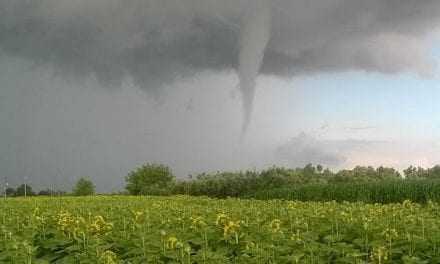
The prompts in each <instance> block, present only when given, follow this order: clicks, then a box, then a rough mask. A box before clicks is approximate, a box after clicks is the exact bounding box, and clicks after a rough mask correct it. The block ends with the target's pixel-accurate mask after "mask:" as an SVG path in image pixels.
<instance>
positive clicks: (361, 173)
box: [4, 163, 440, 198]
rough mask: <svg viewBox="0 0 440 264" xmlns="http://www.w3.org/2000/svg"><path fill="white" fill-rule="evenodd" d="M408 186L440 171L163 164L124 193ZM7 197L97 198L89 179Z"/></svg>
mask: <svg viewBox="0 0 440 264" xmlns="http://www.w3.org/2000/svg"><path fill="white" fill-rule="evenodd" d="M409 180H411V181H412V180H416V181H417V180H430V181H431V180H440V165H437V166H434V167H432V168H426V169H425V168H421V167H414V166H410V167H409V168H407V169H405V170H403V174H401V173H400V172H399V171H398V170H396V169H394V168H388V167H378V168H374V167H371V166H369V167H364V166H357V167H355V168H353V169H344V170H339V171H337V172H333V171H331V170H329V169H328V168H324V167H323V166H321V165H316V166H315V165H312V164H308V165H306V166H305V167H303V168H294V169H292V168H284V167H276V166H273V167H270V168H268V169H265V170H261V171H257V170H248V171H237V172H220V171H218V172H215V173H200V174H197V175H195V176H192V175H190V176H189V177H188V178H186V179H176V177H175V175H174V174H173V173H172V170H171V169H170V168H169V167H168V166H166V165H162V164H151V163H147V164H145V165H142V166H140V167H139V168H136V169H135V170H133V171H131V172H130V173H129V174H128V175H127V176H126V177H125V181H126V186H125V191H123V192H121V194H129V195H174V194H187V195H206V196H211V197H219V198H224V197H246V196H252V195H253V194H255V193H261V192H267V191H272V190H276V189H279V188H284V189H285V188H286V187H287V188H293V187H295V188H297V187H300V186H308V185H320V186H327V185H328V186H334V185H338V184H339V185H344V184H345V185H346V184H351V183H352V184H362V183H381V182H390V181H409ZM4 193H5V195H6V196H9V197H11V196H25V195H27V196H32V195H43V196H51V195H76V196H84V195H93V194H95V185H94V183H93V182H92V181H91V180H90V179H89V178H86V177H84V178H80V179H79V180H78V181H77V183H76V184H75V186H74V188H73V189H72V191H71V192H70V193H67V192H65V191H59V190H57V191H55V190H52V189H44V190H41V191H39V192H38V193H36V192H34V191H33V189H32V187H31V186H30V185H25V184H22V185H20V186H18V187H17V188H7V189H6V190H5V191H4Z"/></svg>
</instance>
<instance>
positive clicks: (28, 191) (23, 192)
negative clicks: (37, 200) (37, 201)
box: [15, 184, 35, 196]
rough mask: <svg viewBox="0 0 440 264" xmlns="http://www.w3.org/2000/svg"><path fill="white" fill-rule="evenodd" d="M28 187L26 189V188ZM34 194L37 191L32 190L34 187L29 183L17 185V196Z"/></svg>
mask: <svg viewBox="0 0 440 264" xmlns="http://www.w3.org/2000/svg"><path fill="white" fill-rule="evenodd" d="M25 188H26V189H25ZM25 195H26V196H32V195H35V193H34V192H33V190H32V187H31V186H30V185H28V184H26V185H25V184H22V185H20V186H18V187H17V189H16V190H15V196H25Z"/></svg>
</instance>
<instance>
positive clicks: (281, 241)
mask: <svg viewBox="0 0 440 264" xmlns="http://www.w3.org/2000/svg"><path fill="white" fill-rule="evenodd" d="M0 203H1V204H0V207H1V210H0V232H1V233H0V263H26V264H30V263H107V264H110V263H440V228H439V226H440V204H438V203H432V202H428V203H426V204H424V205H420V204H416V203H412V202H410V201H405V202H403V203H398V204H387V205H381V204H364V203H336V202H295V201H281V200H268V201H257V200H243V199H242V200H240V199H223V200H222V199H211V198H204V197H197V198H196V197H190V196H173V197H141V196H137V197H134V196H93V197H85V198H74V197H60V198H49V197H47V198H42V197H39V198H15V199H6V200H1V201H0Z"/></svg>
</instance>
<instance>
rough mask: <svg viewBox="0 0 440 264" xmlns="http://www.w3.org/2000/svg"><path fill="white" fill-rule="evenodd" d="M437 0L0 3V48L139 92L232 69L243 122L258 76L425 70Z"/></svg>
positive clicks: (21, 0) (9, 0) (59, 69)
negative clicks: (128, 82) (132, 85)
mask: <svg viewBox="0 0 440 264" xmlns="http://www.w3.org/2000/svg"><path fill="white" fill-rule="evenodd" d="M439 14H440V2H439V1H437V0H423V1H420V0H387V1H384V0H368V1H365V0H327V1H321V0H295V1H292V0H272V1H268V0H267V1H265V0H166V1H164V0H130V1H121V0H78V1H70V0H33V1H30V0H3V1H1V2H0V49H1V50H2V51H3V52H5V53H6V54H8V55H13V56H19V57H22V58H25V59H27V60H30V61H32V62H34V63H36V64H38V65H49V66H52V67H53V68H54V69H55V70H56V72H57V73H59V74H61V75H73V76H75V77H84V76H90V75H94V76H96V78H97V79H98V80H99V81H100V82H101V83H103V84H104V85H106V86H113V87H118V86H120V85H121V83H122V81H123V80H124V78H126V77H129V78H131V79H132V80H134V82H135V83H136V84H137V85H138V86H139V87H142V88H143V89H145V90H148V91H155V92H158V91H159V90H160V89H161V87H162V85H163V84H164V83H171V82H173V81H174V80H176V78H178V77H186V76H191V75H193V74H195V73H197V72H200V71H204V70H214V71H221V70H229V69H235V70H237V73H238V75H239V82H240V87H241V91H242V100H243V104H244V108H245V112H244V113H245V119H246V120H248V119H249V116H250V113H251V108H252V101H253V97H254V93H255V91H254V90H255V82H256V77H257V75H258V74H259V73H263V74H272V75H278V76H292V75H295V74H314V73H320V72H335V71H348V70H366V71H378V72H383V73H396V72H401V71H414V72H417V73H419V74H429V73H430V71H431V70H432V66H433V63H432V61H431V60H430V58H429V57H428V56H427V48H426V43H425V41H424V40H425V37H426V36H428V35H429V33H431V32H433V31H435V30H437V27H438V25H439V20H440V16H439Z"/></svg>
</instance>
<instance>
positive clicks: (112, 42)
mask: <svg viewBox="0 0 440 264" xmlns="http://www.w3.org/2000/svg"><path fill="white" fill-rule="evenodd" d="M439 14H440V2H438V1H436V0H424V1H419V0H417V1H416V0H405V1H400V0H389V1H381V0H371V1H362V0H328V1H324V2H323V1H318V0H313V1H310V0H308V1H306V0H297V1H290V0H289V1H288V0H274V1H270V2H268V1H263V0H240V1H237V0H234V1H233V0H203V1H202V0H185V1H182V0H170V1H166V2H165V1H159V0H135V1H130V2H124V3H122V2H121V1H119V0H92V1H90V0H87V1H86V0H80V1H68V0H39V1H25V0H5V1H2V2H0V84H1V86H0V123H1V124H2V125H1V131H0V154H1V156H0V157H1V159H0V168H2V172H1V173H2V175H0V176H5V177H7V178H8V179H9V181H10V182H12V183H18V182H21V181H22V178H23V177H25V176H27V177H29V178H30V181H31V182H32V184H33V185H35V186H47V184H55V185H57V186H58V187H59V188H68V187H70V186H71V184H72V182H74V181H75V180H76V179H77V178H78V177H80V176H90V177H91V178H92V179H93V180H95V181H96V183H97V185H98V187H99V190H100V191H108V190H117V189H120V188H121V186H122V184H123V177H124V176H125V175H126V174H127V172H128V171H129V170H131V169H133V168H134V167H136V166H139V165H141V164H142V163H144V162H147V161H148V162H163V163H166V164H168V165H170V166H171V167H172V168H173V170H174V171H175V172H176V174H177V175H178V176H180V177H183V176H186V175H187V174H188V173H196V172H201V171H215V170H224V169H230V170H236V169H248V168H262V167H266V166H269V165H272V164H278V165H285V166H302V165H304V164H305V163H308V162H313V163H322V164H324V165H326V166H329V167H332V168H342V167H349V166H352V165H355V164H356V165H357V164H361V165H382V164H383V165H390V166H396V167H399V168H401V167H404V166H406V165H409V164H416V165H417V164H420V165H424V166H429V165H431V164H434V163H436V162H438V160H436V157H437V156H438V155H437V154H438V153H439V151H438V145H437V143H436V142H437V140H438V138H437V137H436V136H435V135H436V134H438V133H437V132H438V125H437V123H436V122H437V121H436V120H435V117H436V116H438V111H439V109H438V108H436V106H435V104H434V103H433V101H435V100H433V98H440V95H439V94H438V92H436V91H437V89H438V87H436V82H435V81H436V80H437V77H436V76H437V75H436V74H437V71H436V67H435V66H436V61H437V60H438V59H437V58H438V57H439V56H438V55H439V54H440V53H439V52H437V50H439V47H440V45H438V44H437V43H438V40H437V38H438V36H439V34H438V32H439V30H438V26H439V25H440V23H439V20H440V16H439ZM353 73H356V74H353ZM374 73H379V75H377V74H374ZM414 74H415V75H414ZM384 76H387V77H384ZM426 78H428V79H426ZM429 78H430V80H431V81H428V80H429ZM347 84H350V86H352V87H348V85H347ZM336 86H339V87H337V88H335V87H336ZM367 86H368V87H367ZM388 86H392V87H394V88H387V87H388ZM399 86H402V87H403V88H402V89H398V88H396V87H399ZM389 91H391V92H389ZM386 93H389V94H392V96H391V97H390V98H391V99H390V100H388V101H389V102H390V103H388V104H385V103H384V104H383V105H381V102H382V101H381V100H377V98H383V96H384V95H385V96H387V94H386ZM402 93H403V94H406V96H405V97H402V96H401V95H402ZM344 95H345V98H344ZM375 95H376V97H375ZM420 95H426V96H427V97H426V98H429V99H428V102H427V101H426V98H421V97H420ZM410 98H415V99H414V100H415V101H414V100H412V102H413V103H414V102H416V103H415V105H416V106H415V107H416V109H419V110H417V111H416V110H411V109H409V108H404V107H403V106H405V105H409V106H412V103H411V99H410ZM357 100H358V101H359V102H357ZM430 100H432V101H430ZM360 105H363V108H362V109H360V107H359V106H360ZM381 107H382V108H381ZM399 107H402V108H403V109H400V110H399ZM367 110H368V111H367ZM405 111H410V112H411V111H412V112H411V113H413V115H412V116H410V115H408V116H407V118H405V116H406V114H405V113H407V112H405ZM399 114H400V115H399ZM396 115H397V118H396ZM416 122H418V123H417V125H415V124H416ZM390 128H391V129H390ZM243 129H245V130H244V131H245V136H244V137H242V135H243V134H242V133H243ZM396 131H397V132H396ZM302 132H304V133H302Z"/></svg>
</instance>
